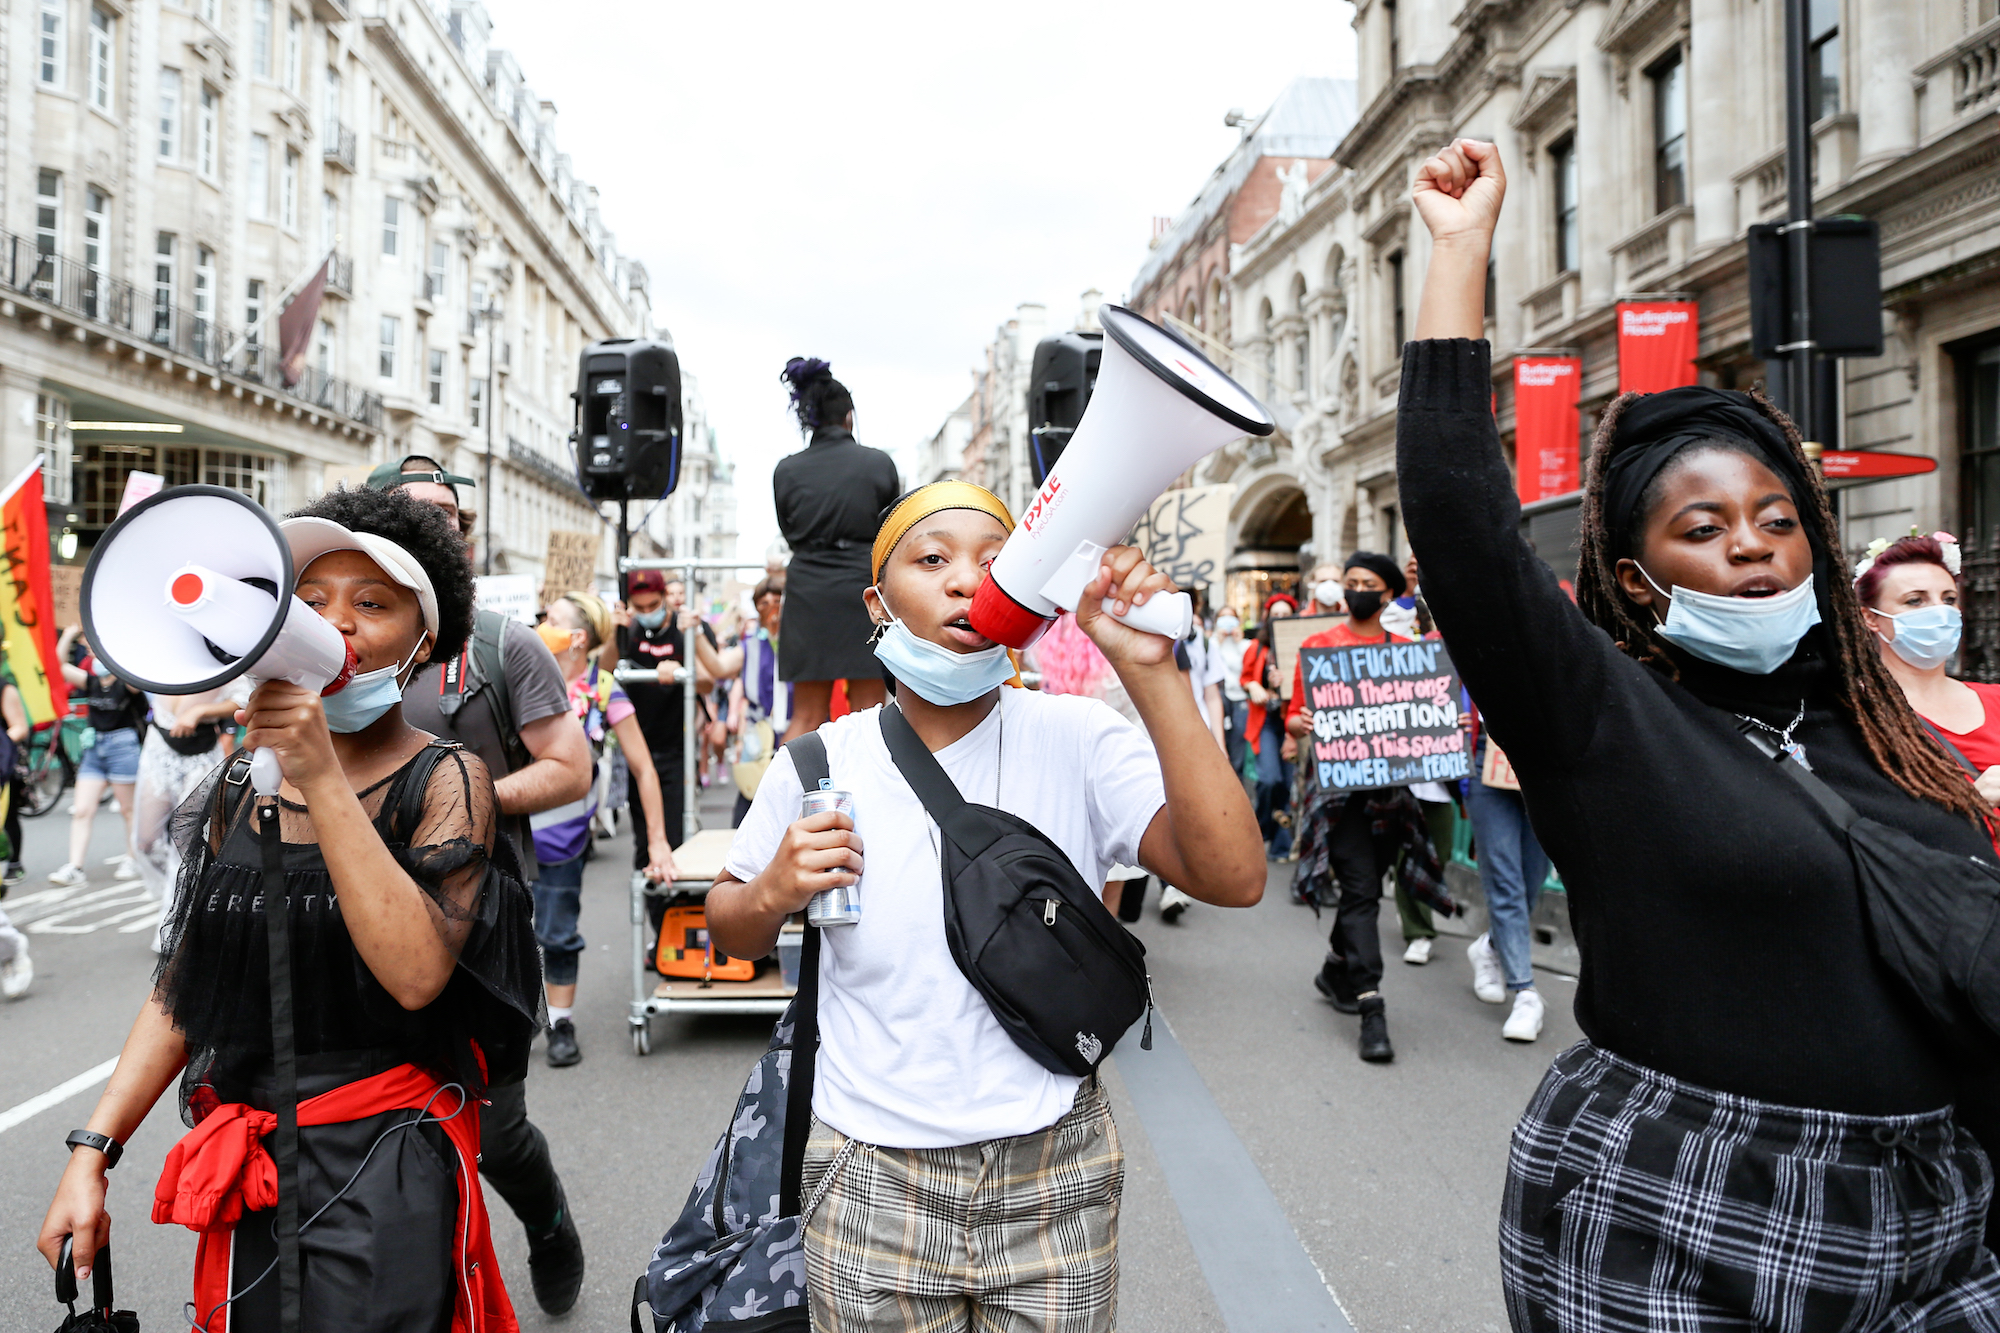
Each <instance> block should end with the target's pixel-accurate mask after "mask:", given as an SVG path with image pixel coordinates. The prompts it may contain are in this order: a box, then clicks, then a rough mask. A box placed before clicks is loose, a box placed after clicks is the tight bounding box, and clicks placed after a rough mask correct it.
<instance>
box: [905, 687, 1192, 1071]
mask: <svg viewBox="0 0 2000 1333" xmlns="http://www.w3.org/2000/svg"><path fill="white" fill-rule="evenodd" d="M882 739H883V741H884V742H885V743H886V744H887V745H888V747H889V755H890V757H891V758H892V759H894V760H895V761H896V767H897V768H898V769H899V770H901V772H902V774H903V779H904V781H906V782H908V783H909V784H910V789H911V790H912V791H914V792H916V794H917V797H918V799H920V800H921V801H922V802H923V803H924V809H926V810H928V811H930V815H931V818H932V819H934V820H936V821H937V825H938V828H939V829H940V830H941V831H942V832H943V834H944V837H943V840H942V842H941V843H940V846H939V857H940V865H939V867H938V869H939V873H940V876H941V877H942V879H943V881H944V934H945V941H946V943H947V944H949V945H950V947H951V957H952V961H953V962H955V963H957V964H958V970H959V971H960V972H963V973H964V974H965V979H966V980H967V981H969V982H971V983H972V986H973V989H975V990H977V991H978V992H979V993H980V995H982V996H983V997H985V1000H986V1003H987V1006H988V1007H989V1008H990V1009H992V1011H993V1016H994V1017H995V1018H997V1019H999V1020H1000V1026H1001V1027H1003V1028H1005V1029H1007V1035H1008V1036H1010V1037H1012V1038H1013V1039H1014V1044H1015V1045H1016V1046H1019V1047H1020V1048H1021V1049H1022V1050H1024V1051H1026V1052H1027V1053H1028V1054H1029V1055H1030V1056H1032V1057H1034V1060H1035V1062H1036V1063H1037V1064H1039V1065H1041V1066H1042V1067H1043V1068H1044V1069H1047V1070H1050V1071H1051V1072H1053V1073H1057V1074H1074V1075H1076V1076H1078V1077H1079V1078H1081V1077H1085V1076H1087V1075H1089V1074H1091V1073H1094V1072H1095V1071H1096V1069H1097V1066H1098V1065H1099V1064H1100V1063H1101V1062H1102V1061H1103V1059H1104V1057H1105V1056H1107V1055H1109V1054H1110V1053H1111V1048H1112V1047H1113V1046H1115V1045H1117V1043H1118V1039H1119V1038H1120V1037H1122V1036H1124V1035H1125V1030H1126V1029H1127V1028H1129V1027H1131V1026H1132V1024H1134V1023H1136V1022H1137V1021H1138V1020H1139V1016H1140V1015H1141V1014H1144V1015H1145V1016H1146V1029H1145V1032H1144V1034H1143V1035H1142V1036H1141V1038H1140V1041H1139V1045H1140V1047H1141V1049H1144V1050H1151V1049H1152V1048H1153V1020H1152V1012H1153V987H1152V978H1150V977H1149V976H1147V974H1146V946H1144V945H1143V944H1141V943H1139V941H1138V940H1137V939H1136V938H1134V937H1133V935H1132V933H1131V932H1130V931H1128V930H1126V929H1125V928H1124V927H1123V926H1121V925H1119V924H1118V922H1117V920H1116V918H1114V917H1113V916H1112V915H1111V913H1110V912H1108V911H1106V910H1105V907H1104V902H1103V900H1102V899H1101V898H1099V897H1098V887H1097V886H1093V885H1090V884H1086V883H1084V881H1083V876H1081V875H1079V874H1078V873H1077V870H1076V867H1075V866H1074V865H1072V864H1070V859H1069V856H1068V854H1067V853H1065V852H1064V851H1063V849H1062V848H1060V847H1058V846H1056V844H1055V843H1054V842H1052V841H1050V839H1049V837H1048V835H1047V834H1045V833H1043V832H1042V831H1041V830H1040V829H1038V828H1036V827H1035V826H1034V825H1032V824H1030V823H1028V822H1027V821H1026V820H1025V819H1022V818H1020V817H1019V816H1017V815H1010V814H1008V813H1007V812H1006V811H1005V810H996V809H994V808H993V807H992V806H989V805H974V804H972V803H971V802H969V801H967V800H966V799H965V798H964V797H963V796H961V795H959V791H958V788H957V787H956V786H955V785H953V783H952V780H951V778H950V776H949V775H948V774H946V772H945V771H944V768H943V767H942V766H941V765H940V764H939V763H938V761H937V758H936V756H934V755H932V754H931V752H930V750H929V749H928V748H927V747H926V746H925V745H924V743H923V741H922V740H921V739H919V738H918V736H917V733H916V732H915V730H913V729H912V728H911V726H910V722H909V719H908V718H906V717H904V716H903V713H902V710H901V709H899V708H897V707H896V706H895V705H893V704H890V705H888V706H887V707H884V708H883V709H882Z"/></svg>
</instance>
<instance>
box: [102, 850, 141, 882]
mask: <svg viewBox="0 0 2000 1333" xmlns="http://www.w3.org/2000/svg"><path fill="white" fill-rule="evenodd" d="M104 864H106V865H108V866H111V867H113V869H112V872H111V877H112V878H113V879H137V878H139V860H138V858H137V857H133V856H125V855H122V854H121V855H118V856H108V857H106V858H105V859H104Z"/></svg>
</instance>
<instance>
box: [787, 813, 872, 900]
mask: <svg viewBox="0 0 2000 1333" xmlns="http://www.w3.org/2000/svg"><path fill="white" fill-rule="evenodd" d="M829 810H833V811H836V812H838V813H840V814H843V815H846V816H847V817H848V819H850V820H852V819H853V818H854V793H853V792H849V791H834V790H832V789H830V788H822V789H821V790H819V791H809V792H806V793H805V794H804V795H803V796H801V797H800V798H799V818H800V819H808V818H810V817H812V816H813V815H818V814H824V813H826V812H827V811H829ZM806 920H808V921H810V922H812V924H814V925H815V926H822V927H824V926H851V925H853V924H855V923H856V922H858V921H859V920H861V884H860V882H859V881H858V880H857V881H856V882H855V883H853V884H839V885H835V886H834V887H833V888H830V889H821V890H820V891H819V892H818V893H815V894H814V895H813V896H812V899H811V901H809V902H807V903H806Z"/></svg>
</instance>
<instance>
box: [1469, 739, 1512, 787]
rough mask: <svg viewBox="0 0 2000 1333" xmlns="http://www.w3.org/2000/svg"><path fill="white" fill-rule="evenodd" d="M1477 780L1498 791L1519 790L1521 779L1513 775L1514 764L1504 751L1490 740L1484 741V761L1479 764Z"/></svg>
mask: <svg viewBox="0 0 2000 1333" xmlns="http://www.w3.org/2000/svg"><path fill="white" fill-rule="evenodd" d="M1479 781H1480V783H1481V784H1482V785H1483V786H1487V787H1494V788H1497V789H1499V790H1500V791H1519V790H1521V779H1519V778H1518V777H1515V776H1514V765H1513V764H1512V763H1511V762H1509V760H1508V758H1507V755H1506V752H1505V751H1503V750H1502V749H1501V748H1500V747H1499V746H1497V745H1495V744H1494V743H1493V742H1492V741H1490V740H1489V741H1487V742H1486V761H1485V762H1484V763H1482V764H1481V765H1480V766H1479Z"/></svg>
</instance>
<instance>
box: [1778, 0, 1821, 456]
mask: <svg viewBox="0 0 2000 1333" xmlns="http://www.w3.org/2000/svg"><path fill="white" fill-rule="evenodd" d="M1810 4H1811V0H1784V5H1785V186H1786V194H1787V205H1788V206H1787V208H1786V210H1785V225H1784V228H1783V231H1784V235H1785V258H1786V270H1787V278H1788V279H1789V281H1788V284H1787V285H1788V286H1789V287H1790V293H1789V297H1790V300H1789V302H1788V304H1789V306H1790V309H1789V310H1788V311H1787V312H1786V314H1787V319H1786V333H1787V335H1788V336H1787V341H1786V342H1784V343H1783V344H1781V345H1780V346H1779V348H1778V350H1779V351H1780V352H1781V353H1783V354H1784V355H1785V357H1786V359H1787V363H1788V368H1789V371H1790V374H1789V376H1788V381H1787V388H1788V392H1787V393H1786V394H1785V406H1786V408H1787V410H1788V411H1789V412H1790V414H1791V418H1792V421H1793V422H1794V423H1795V424H1796V425H1797V426H1798V428H1799V434H1800V436H1801V437H1803V438H1804V439H1805V440H1806V442H1807V443H1806V456H1807V458H1809V459H1811V460H1813V461H1814V462H1817V461H1818V457H1819V453H1820V446H1819V443H1818V441H1819V438H1820V431H1821V427H1822V426H1823V424H1824V423H1822V422H1820V421H1818V420H1816V419H1815V418H1816V417H1817V415H1818V413H1817V410H1816V409H1817V408H1818V404H1817V403H1816V402H1815V401H1814V398H1815V394H1814V387H1815V376H1814V373H1813V371H1814V351H1815V348H1816V344H1815V343H1814V342H1813V336H1812V233H1813V220H1812V216H1813V213H1812V209H1813V203H1812V100H1813V99H1812V92H1813V90H1812V88H1811V86H1810V85H1809V82H1808V77H1807V76H1808V70H1807V47H1806V43H1807V37H1808V34H1807V24H1808V22H1809V18H1808V12H1809V11H1808V6H1809V5H1810Z"/></svg>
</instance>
